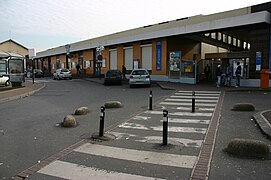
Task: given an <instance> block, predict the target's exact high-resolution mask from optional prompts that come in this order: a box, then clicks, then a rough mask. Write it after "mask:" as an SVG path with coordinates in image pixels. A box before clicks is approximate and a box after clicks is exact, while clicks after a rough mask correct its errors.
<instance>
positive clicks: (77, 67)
mask: <svg viewBox="0 0 271 180" xmlns="http://www.w3.org/2000/svg"><path fill="white" fill-rule="evenodd" d="M76 69H77V74H79V72H80V71H79V70H80V65H79V64H77V65H76Z"/></svg>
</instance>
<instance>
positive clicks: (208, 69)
mask: <svg viewBox="0 0 271 180" xmlns="http://www.w3.org/2000/svg"><path fill="white" fill-rule="evenodd" d="M204 74H205V78H206V80H207V81H208V80H209V75H210V66H209V64H207V65H206V66H205V68H204Z"/></svg>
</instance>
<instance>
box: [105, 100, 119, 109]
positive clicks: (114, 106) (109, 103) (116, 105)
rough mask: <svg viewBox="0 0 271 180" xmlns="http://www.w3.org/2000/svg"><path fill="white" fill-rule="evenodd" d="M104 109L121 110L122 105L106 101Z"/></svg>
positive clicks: (117, 102)
mask: <svg viewBox="0 0 271 180" xmlns="http://www.w3.org/2000/svg"><path fill="white" fill-rule="evenodd" d="M104 107H105V108H106V109H110V108H121V107H123V105H122V104H121V102H119V101H108V102H106V103H105V104H104Z"/></svg>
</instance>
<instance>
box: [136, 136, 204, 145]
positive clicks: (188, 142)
mask: <svg viewBox="0 0 271 180" xmlns="http://www.w3.org/2000/svg"><path fill="white" fill-rule="evenodd" d="M143 138H144V139H142V140H135V141H137V142H143V143H145V142H147V143H157V141H160V142H162V140H163V137H162V136H146V137H143ZM168 140H169V141H175V142H179V143H181V144H183V145H184V146H185V147H194V148H199V147H201V144H202V142H203V141H202V140H193V139H184V138H172V137H169V138H168Z"/></svg>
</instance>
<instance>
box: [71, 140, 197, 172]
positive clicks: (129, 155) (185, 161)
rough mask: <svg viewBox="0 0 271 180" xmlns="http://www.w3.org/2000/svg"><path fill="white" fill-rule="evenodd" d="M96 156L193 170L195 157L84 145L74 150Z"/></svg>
mask: <svg viewBox="0 0 271 180" xmlns="http://www.w3.org/2000/svg"><path fill="white" fill-rule="evenodd" d="M74 151H75V152H81V153H86V154H91V155H96V156H104V157H109V158H115V159H123V160H128V161H135V162H141V163H150V164H156V165H165V166H173V167H182V168H193V166H194V164H195V162H196V160H197V156H188V155H177V154H167V153H158V152H152V151H140V150H134V149H125V148H118V147H110V146H103V145H98V144H90V143H86V144H84V145H82V146H80V147H79V148H77V149H75V150H74Z"/></svg>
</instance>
